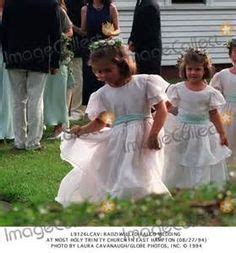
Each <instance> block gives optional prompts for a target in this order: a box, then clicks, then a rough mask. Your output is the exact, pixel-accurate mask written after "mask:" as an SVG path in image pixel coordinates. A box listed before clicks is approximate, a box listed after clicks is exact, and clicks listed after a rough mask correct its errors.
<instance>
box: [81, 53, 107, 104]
mask: <svg viewBox="0 0 236 253" xmlns="http://www.w3.org/2000/svg"><path fill="white" fill-rule="evenodd" d="M88 60H89V57H88V56H87V55H86V56H85V57H83V93H82V104H83V105H87V104H88V101H89V97H90V95H91V94H92V93H93V92H95V91H97V90H98V89H100V88H101V87H102V86H103V85H104V84H105V83H104V82H101V81H98V80H97V77H96V76H95V75H94V73H93V71H92V68H91V66H89V65H88Z"/></svg>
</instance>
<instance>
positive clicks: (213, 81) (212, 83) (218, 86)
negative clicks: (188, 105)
mask: <svg viewBox="0 0 236 253" xmlns="http://www.w3.org/2000/svg"><path fill="white" fill-rule="evenodd" d="M210 86H212V87H214V88H215V89H217V90H219V91H220V92H221V93H222V94H223V87H222V84H221V78H220V73H216V74H215V75H214V76H213V78H212V79H211V81H210Z"/></svg>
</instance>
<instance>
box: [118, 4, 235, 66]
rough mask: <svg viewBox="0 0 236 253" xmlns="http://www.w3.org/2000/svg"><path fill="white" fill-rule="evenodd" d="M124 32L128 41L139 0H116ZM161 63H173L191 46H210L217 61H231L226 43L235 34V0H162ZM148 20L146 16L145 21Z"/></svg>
mask: <svg viewBox="0 0 236 253" xmlns="http://www.w3.org/2000/svg"><path fill="white" fill-rule="evenodd" d="M115 2H116V5H117V7H118V9H119V13H120V27H121V36H122V37H123V39H124V40H125V41H127V39H128V37H129V34H130V30H131V26H132V20H133V11H134V7H135V3H136V0H126V1H122V0H116V1H115ZM159 4H160V7H161V20H162V23H161V26H162V41H163V60H162V66H173V65H175V64H176V59H177V57H178V56H179V54H180V53H181V52H182V51H183V49H186V48H188V47H190V46H195V47H202V48H207V50H208V52H209V53H210V55H211V57H212V59H213V63H214V64H225V63H229V62H230V61H229V59H228V55H227V50H226V49H225V48H224V43H225V41H227V40H228V39H230V38H231V37H232V36H235V35H236V29H235V27H236V0H160V1H159ZM143 22H145V20H144V21H143Z"/></svg>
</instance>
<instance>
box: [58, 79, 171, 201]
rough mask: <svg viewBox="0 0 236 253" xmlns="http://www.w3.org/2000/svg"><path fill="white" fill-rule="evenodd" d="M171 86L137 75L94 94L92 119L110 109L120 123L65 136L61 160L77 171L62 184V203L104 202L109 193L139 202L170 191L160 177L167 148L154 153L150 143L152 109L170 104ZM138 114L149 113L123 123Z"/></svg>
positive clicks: (59, 197)
mask: <svg viewBox="0 0 236 253" xmlns="http://www.w3.org/2000/svg"><path fill="white" fill-rule="evenodd" d="M168 85H169V84H168V83H167V82H166V81H165V80H163V79H162V78H161V77H160V76H157V75H136V76H133V78H132V80H131V81H130V82H129V83H127V84H126V85H124V86H122V87H119V88H113V87H111V86H109V85H107V84H106V85H105V86H103V87H102V88H100V89H99V90H98V91H97V92H95V93H93V94H92V95H91V97H90V100H89V104H88V107H87V110H86V113H87V114H88V116H89V118H90V119H91V120H93V119H95V118H96V117H97V116H98V115H99V114H100V113H101V112H104V111H109V112H112V113H113V114H114V115H115V117H116V122H118V121H120V124H117V125H116V124H115V125H114V126H113V127H112V128H106V129H103V130H102V131H100V132H96V133H91V134H87V135H84V136H83V135H82V136H80V138H71V139H69V138H68V136H64V138H63V140H62V143H61V158H62V159H64V160H66V161H68V162H69V163H71V164H72V165H73V166H74V169H73V170H72V171H71V172H69V174H68V175H66V177H65V178H64V179H63V180H62V182H61V185H60V188H59V192H58V196H57V198H56V200H57V201H58V202H60V203H61V204H63V205H64V206H67V205H69V204H70V203H71V202H81V201H84V200H88V201H91V202H97V201H102V200H104V199H106V197H107V195H110V196H112V197H118V198H134V199H137V198H141V197H144V196H145V195H147V194H150V193H156V194H162V193H168V190H167V188H166V187H165V185H164V184H163V182H162V180H161V176H160V173H161V171H162V168H163V160H164V157H163V149H161V150H160V151H155V150H150V149H148V148H147V145H146V141H147V137H148V134H149V131H150V129H151V126H152V123H153V119H152V116H151V106H152V105H154V104H158V103H159V102H160V101H162V100H166V94H165V90H166V88H167V86H168ZM127 115H128V116H127ZM135 115H136V117H137V115H139V116H140V115H145V119H142V120H141V119H139V120H137V119H136V120H133V121H129V122H127V121H126V122H125V121H124V122H123V123H122V120H121V119H122V118H123V119H124V118H126V117H129V118H130V117H134V116H135ZM161 135H163V131H162V133H160V136H161ZM65 137H67V138H65Z"/></svg>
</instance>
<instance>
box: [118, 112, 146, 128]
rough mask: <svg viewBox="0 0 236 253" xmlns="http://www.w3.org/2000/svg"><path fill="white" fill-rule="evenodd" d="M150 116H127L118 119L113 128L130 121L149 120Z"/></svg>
mask: <svg viewBox="0 0 236 253" xmlns="http://www.w3.org/2000/svg"><path fill="white" fill-rule="evenodd" d="M150 117H151V116H148V115H144V114H128V115H124V116H120V117H118V118H117V119H116V120H115V122H114V123H113V126H117V125H120V124H123V123H128V122H131V121H137V120H144V119H146V118H150Z"/></svg>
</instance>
